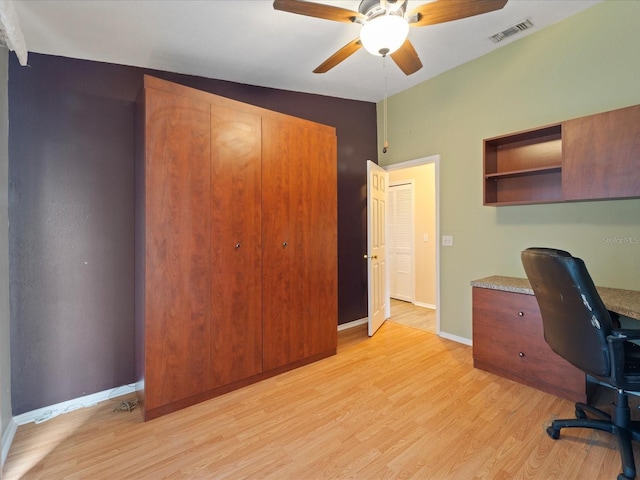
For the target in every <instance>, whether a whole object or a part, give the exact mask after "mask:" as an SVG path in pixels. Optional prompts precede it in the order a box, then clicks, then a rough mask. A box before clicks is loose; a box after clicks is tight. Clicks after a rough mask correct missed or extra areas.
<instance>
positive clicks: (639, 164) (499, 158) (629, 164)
mask: <svg viewBox="0 0 640 480" xmlns="http://www.w3.org/2000/svg"><path fill="white" fill-rule="evenodd" d="M633 197H640V105H636V106H633V107H627V108H622V109H619V110H613V111H610V112H605V113H599V114H596V115H590V116H587V117H582V118H577V119H574V120H568V121H565V122H563V123H560V124H556V125H550V126H545V127H541V128H537V129H533V130H527V131H524V132H518V133H513V134H510V135H505V136H501V137H495V138H489V139H485V140H484V205H492V206H501V205H523V204H533V203H550V202H563V201H575V200H600V199H613V198H633Z"/></svg>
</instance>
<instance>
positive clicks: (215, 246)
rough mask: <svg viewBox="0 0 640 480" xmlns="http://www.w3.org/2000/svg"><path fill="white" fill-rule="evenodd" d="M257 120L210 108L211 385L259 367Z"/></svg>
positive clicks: (259, 287)
mask: <svg viewBox="0 0 640 480" xmlns="http://www.w3.org/2000/svg"><path fill="white" fill-rule="evenodd" d="M260 203H261V119H260V117H259V116H256V115H252V114H248V113H244V112H240V111H238V110H234V109H231V108H225V107H220V106H216V105H213V106H212V110H211V219H212V222H211V254H212V258H211V300H212V302H211V310H212V311H211V315H212V319H211V321H212V324H211V329H212V331H211V349H212V358H211V375H212V382H213V387H214V388H215V387H218V386H222V385H226V384H228V383H231V382H233V381H236V380H240V379H243V378H247V377H250V376H252V375H255V374H257V373H260V372H261V371H262V311H261V305H262V290H261V284H262V278H261V261H260V256H261V205H260Z"/></svg>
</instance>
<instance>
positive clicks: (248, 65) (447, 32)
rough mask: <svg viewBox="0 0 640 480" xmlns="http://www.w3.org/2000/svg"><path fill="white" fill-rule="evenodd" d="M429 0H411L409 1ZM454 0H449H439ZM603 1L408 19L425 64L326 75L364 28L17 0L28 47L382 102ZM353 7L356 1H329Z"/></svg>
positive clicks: (216, 0) (173, 5)
mask: <svg viewBox="0 0 640 480" xmlns="http://www.w3.org/2000/svg"><path fill="white" fill-rule="evenodd" d="M426 1H427V0H410V2H409V10H411V9H412V7H415V6H417V5H421V4H422V3H426ZM441 1H448V0H441ZM479 1H482V0H479ZM600 1H602V0H509V2H508V3H507V5H506V6H505V7H504V8H503V9H502V10H500V11H496V12H491V13H488V14H484V15H480V16H476V17H472V18H467V19H462V20H457V21H454V22H449V23H446V24H441V25H433V26H428V27H416V28H412V29H411V31H410V33H409V39H410V40H411V42H412V43H413V45H414V47H415V49H416V51H417V52H418V55H419V56H420V60H421V61H422V63H423V65H424V67H423V68H422V69H421V70H419V71H418V72H417V73H414V74H413V75H410V76H405V75H404V74H403V73H402V72H401V71H400V70H399V69H398V68H397V67H396V65H395V64H394V63H393V62H392V61H391V60H390V59H388V60H387V64H386V68H383V60H382V59H381V58H380V57H375V56H373V55H370V54H369V53H367V52H366V51H365V50H364V49H360V50H359V51H358V52H356V53H355V54H354V55H353V56H351V57H349V58H348V59H346V60H345V61H344V62H342V63H341V64H339V65H338V66H337V67H335V68H333V69H332V70H330V71H329V72H327V73H324V74H314V73H312V70H313V69H314V68H315V67H317V66H318V65H319V64H320V63H322V62H323V61H324V60H325V59H326V58H327V57H329V56H330V55H332V54H333V53H334V52H335V51H337V50H338V49H339V48H341V47H342V46H344V45H345V44H347V43H348V42H350V41H351V40H353V39H355V38H357V37H358V34H359V29H360V27H359V26H358V25H355V24H354V25H351V24H346V23H339V22H332V21H329V20H323V19H318V18H312V17H305V16H301V15H295V14H292V13H288V12H281V11H275V10H274V9H273V2H272V1H271V0H243V1H241V0H161V1H152V0H134V1H131V0H129V1H124V0H113V1H109V0H83V1H80V0H21V1H16V2H14V6H15V9H16V11H17V13H18V18H19V21H20V26H21V29H22V32H23V34H24V37H25V39H26V43H27V48H28V50H29V51H30V52H38V53H46V54H50V55H59V56H65V57H73V58H80V59H89V60H97V61H102V62H109V63H118V64H122V65H133V66H139V67H148V68H153V69H158V70H166V71H171V72H177V73H185V74H191V75H198V76H203V77H208V78H216V79H221V80H230V81H234V82H239V83H246V84H251V85H259V86H265V87H273V88H281V89H285V90H292V91H299V92H307V93H317V94H322V95H330V96H334V97H340V98H349V99H355V100H365V101H374V102H375V101H379V100H381V99H382V98H383V96H384V93H385V74H386V77H387V85H388V86H387V91H388V94H389V95H392V94H394V93H397V92H400V91H402V90H405V89H407V88H409V87H412V86H413V85H416V84H418V83H420V82H423V81H424V80H427V79H429V78H431V77H434V76H436V75H438V74H440V73H442V72H444V71H446V70H449V69H451V68H454V67H456V66H458V65H460V64H462V63H465V62H468V61H470V60H472V59H474V58H477V57H479V56H481V55H484V54H486V53H488V52H490V51H492V50H494V49H496V48H499V47H501V46H503V45H506V44H508V43H510V42H513V41H517V40H518V39H520V38H523V37H524V36H526V35H530V34H532V33H535V32H536V31H538V30H540V29H541V28H544V27H545V26H548V25H550V24H552V23H555V22H557V21H560V20H562V19H564V18H567V17H569V16H571V15H574V14H576V13H578V12H580V11H582V10H584V9H586V8H588V7H591V6H593V5H595V4H597V3H600ZM317 3H325V4H331V5H336V6H340V7H342V8H347V9H350V10H357V9H358V5H359V4H360V0H346V1H324V2H317ZM525 19H529V20H531V21H532V22H533V24H534V28H532V29H529V30H527V31H526V32H523V33H520V34H518V35H515V36H513V37H509V38H507V39H506V40H503V41H502V42H500V43H498V44H494V43H493V42H491V41H490V40H489V39H488V37H489V36H491V35H493V34H495V33H497V32H499V31H502V30H504V29H506V28H508V27H510V26H512V25H514V24H517V23H519V22H521V21H523V20H525Z"/></svg>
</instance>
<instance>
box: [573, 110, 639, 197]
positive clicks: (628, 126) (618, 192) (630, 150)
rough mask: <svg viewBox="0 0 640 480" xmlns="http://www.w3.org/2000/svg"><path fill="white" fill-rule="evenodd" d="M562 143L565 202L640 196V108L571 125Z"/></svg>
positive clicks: (577, 120) (582, 119) (615, 112)
mask: <svg viewBox="0 0 640 480" xmlns="http://www.w3.org/2000/svg"><path fill="white" fill-rule="evenodd" d="M562 143H563V148H564V162H563V165H562V190H563V198H564V200H589V199H600V198H624V197H638V196H640V105H636V106H633V107H628V108H622V109H619V110H613V111H610V112H605V113H599V114H597V115H590V116H587V117H582V118H578V119H575V120H570V121H567V122H565V123H564V125H563V131H562Z"/></svg>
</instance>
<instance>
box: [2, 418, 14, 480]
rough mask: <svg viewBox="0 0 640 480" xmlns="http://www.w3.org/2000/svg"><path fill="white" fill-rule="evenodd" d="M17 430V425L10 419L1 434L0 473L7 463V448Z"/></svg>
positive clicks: (9, 446)
mask: <svg viewBox="0 0 640 480" xmlns="http://www.w3.org/2000/svg"><path fill="white" fill-rule="evenodd" d="M17 430H18V424H17V423H16V421H15V420H14V419H13V418H12V419H11V420H10V421H9V425H7V428H6V430H5V431H4V432H3V433H2V454H1V456H0V471H2V469H3V468H4V464H5V462H6V461H7V455H9V448H11V444H12V443H13V437H15V436H16V431H17Z"/></svg>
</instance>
